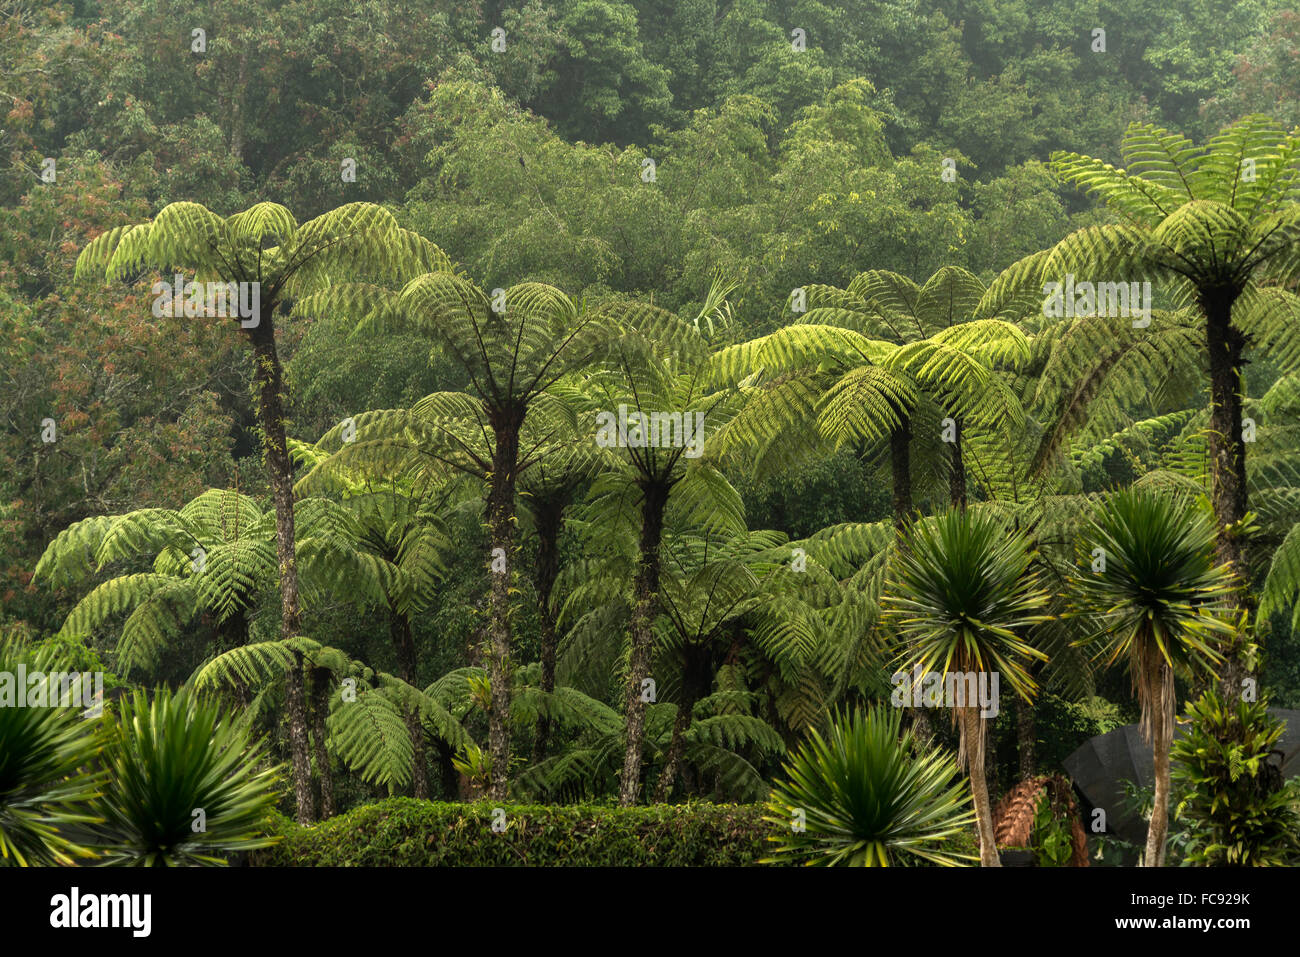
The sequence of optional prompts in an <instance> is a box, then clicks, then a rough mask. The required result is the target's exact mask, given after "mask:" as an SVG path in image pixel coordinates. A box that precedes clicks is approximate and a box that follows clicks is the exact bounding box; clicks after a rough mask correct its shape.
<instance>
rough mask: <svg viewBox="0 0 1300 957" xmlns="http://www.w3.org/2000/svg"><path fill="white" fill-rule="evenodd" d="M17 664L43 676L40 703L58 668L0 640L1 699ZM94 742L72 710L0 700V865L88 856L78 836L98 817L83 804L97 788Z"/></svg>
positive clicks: (45, 655) (44, 654)
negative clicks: (5, 680) (3, 682)
mask: <svg viewBox="0 0 1300 957" xmlns="http://www.w3.org/2000/svg"><path fill="white" fill-rule="evenodd" d="M20 663H21V664H23V665H25V666H26V669H27V672H28V675H29V676H30V675H32V674H34V673H36V672H41V673H43V674H44V675H45V678H44V680H45V682H46V700H47V701H48V700H50V695H51V694H54V693H56V692H58V691H59V685H58V682H57V681H55V680H53V679H52V678H51V677H50V673H51V672H55V671H60V670H62V668H61V666H60V665H59V664H58V662H57V660H56V659H55V658H54V656H53V655H51V654H50V653H49V652H48V651H36V652H32V651H29V650H26V649H23V648H21V647H20V646H18V645H17V644H16V643H14V642H12V641H8V640H6V641H4V642H3V643H0V675H3V676H4V677H6V678H8V679H9V682H10V687H9V689H8V693H9V694H12V693H13V692H14V690H15V689H14V687H13V684H12V683H13V681H14V680H15V678H16V675H17V673H18V665H19V664H20ZM21 690H22V691H23V692H24V693H25V692H27V691H28V690H29V688H28V687H26V686H24V687H23V688H22V689H21ZM102 745H103V741H102V738H101V736H100V734H99V729H98V722H87V721H86V720H85V719H84V718H83V717H82V715H81V711H80V709H79V708H77V707H71V706H70V707H45V708H42V707H15V706H14V702H13V701H8V702H3V703H0V866H4V865H8V866H19V867H29V866H37V867H49V866H54V865H69V864H74V863H75V862H76V860H77V859H78V858H87V857H93V856H94V851H93V850H91V849H90V848H88V847H87V846H85V843H84V839H83V838H82V837H81V836H80V832H82V831H84V829H85V828H86V826H88V825H90V824H93V823H94V822H95V821H97V820H98V818H97V817H96V815H95V814H94V813H93V811H92V810H91V807H90V805H91V801H92V800H93V799H94V798H95V797H96V795H97V794H98V793H99V790H100V788H101V787H102V786H103V784H104V775H103V772H102V771H100V770H97V769H95V767H94V762H95V759H96V756H97V755H98V754H99V751H100V749H101V747H102Z"/></svg>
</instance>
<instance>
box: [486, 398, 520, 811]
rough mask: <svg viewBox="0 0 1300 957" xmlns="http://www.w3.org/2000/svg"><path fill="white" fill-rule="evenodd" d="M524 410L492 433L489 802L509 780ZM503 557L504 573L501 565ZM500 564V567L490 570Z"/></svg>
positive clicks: (501, 414) (506, 416)
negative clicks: (513, 578)
mask: <svg viewBox="0 0 1300 957" xmlns="http://www.w3.org/2000/svg"><path fill="white" fill-rule="evenodd" d="M523 411H524V410H522V409H515V408H513V407H509V408H507V409H504V410H498V411H495V412H494V413H493V414H492V416H491V418H492V430H493V434H494V436H495V440H496V441H495V445H494V448H493V450H492V475H491V480H490V482H489V488H488V501H487V513H488V516H487V517H488V531H489V535H490V536H491V544H492V555H491V558H490V564H489V574H490V575H491V580H492V586H491V589H490V590H489V594H488V597H489V602H488V607H489V628H488V675H489V678H490V680H491V682H492V708H491V711H490V712H489V713H488V749H489V752H490V754H491V756H492V783H491V786H490V787H489V788H488V794H487V796H488V798H489V799H491V800H493V801H504V800H505V799H506V788H507V785H508V781H509V776H510V579H511V576H512V575H513V573H514V569H513V567H512V564H513V562H514V560H515V537H516V536H515V532H516V528H515V484H516V482H517V481H518V478H519V476H518V466H519V429H520V428H521V427H522V425H523V421H524V414H523ZM503 559H504V562H505V565H504V570H500V569H501V565H500V564H499V563H500V562H501V561H502V560H503ZM493 565H496V567H492V566H493Z"/></svg>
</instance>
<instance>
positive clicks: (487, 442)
mask: <svg viewBox="0 0 1300 957" xmlns="http://www.w3.org/2000/svg"><path fill="white" fill-rule="evenodd" d="M299 308H300V309H301V310H302V311H306V312H311V311H324V310H337V311H340V312H342V313H343V314H345V315H348V316H351V317H353V318H354V319H356V320H357V321H358V322H361V323H363V325H364V327H365V328H367V329H383V328H391V327H396V328H404V329H410V330H414V331H417V332H420V333H422V334H424V335H426V336H428V337H429V338H430V339H432V340H433V342H434V343H435V344H436V345H437V347H438V348H439V349H440V350H442V351H443V352H444V353H445V354H446V355H447V356H448V357H450V358H451V359H452V360H454V361H455V362H456V364H457V365H459V366H460V368H461V369H462V370H463V371H464V373H465V375H466V377H467V378H468V379H469V382H470V387H469V388H470V391H469V394H468V395H467V394H464V393H438V394H435V395H432V396H429V397H427V398H426V399H425V400H423V401H422V403H420V405H419V406H417V408H416V409H415V410H413V412H414V413H415V414H416V415H417V416H420V415H422V414H423V415H424V416H425V418H426V421H425V422H424V423H423V424H422V425H421V429H420V431H419V433H417V439H416V442H414V443H411V444H410V445H409V446H408V445H407V444H406V443H405V442H403V441H398V442H397V443H391V442H389V443H387V444H386V445H382V444H381V447H380V450H379V452H380V454H381V455H384V456H386V457H387V458H388V461H390V462H392V461H394V460H396V461H399V462H400V461H403V460H405V461H406V462H407V467H411V466H412V464H413V463H412V459H411V456H412V455H413V456H414V459H415V462H414V467H416V468H421V467H423V468H428V467H429V466H430V465H432V466H434V467H435V468H436V469H438V470H439V471H440V472H441V473H442V474H443V475H444V476H445V475H446V474H447V473H456V472H459V473H461V474H469V475H478V476H482V477H483V478H484V479H485V480H486V483H487V495H486V508H487V525H488V530H489V536H490V547H491V549H492V555H491V556H489V559H488V561H487V562H485V567H486V568H488V569H490V570H491V572H490V574H491V584H490V589H489V596H490V598H489V607H490V623H491V624H490V637H489V660H490V662H491V667H490V669H489V670H490V674H491V679H492V683H493V684H492V712H491V715H490V718H491V730H490V733H489V737H490V741H489V747H490V751H491V755H492V790H491V796H492V798H493V799H494V800H500V799H502V798H504V796H505V792H506V784H507V773H508V770H507V769H508V767H509V763H510V760H509V758H510V737H509V729H508V720H509V712H510V675H511V670H510V667H509V664H508V661H509V655H510V636H511V625H510V599H509V592H510V584H509V583H510V580H511V578H512V576H514V575H515V574H516V572H515V568H514V564H515V558H516V548H517V539H518V527H517V519H516V490H517V486H518V482H519V475H520V472H521V470H522V468H523V467H525V466H526V465H528V464H531V463H532V462H533V461H535V460H536V459H535V456H537V455H538V454H539V452H540V451H541V449H542V448H543V447H544V446H545V445H546V443H547V438H548V435H549V434H552V433H554V431H555V429H554V428H551V427H549V426H548V424H547V422H546V421H545V420H544V419H543V420H542V421H540V422H538V425H537V429H538V431H536V432H534V433H533V434H532V436H529V437H528V438H530V440H531V441H532V442H533V444H532V445H531V446H530V447H528V448H522V447H521V436H523V435H524V425H525V420H526V419H527V418H528V416H529V413H530V411H532V412H533V416H534V419H535V420H536V419H539V418H541V417H542V416H544V415H546V412H547V406H546V402H545V400H541V399H539V397H540V396H542V395H543V393H545V392H546V390H547V389H548V388H550V387H551V386H552V385H554V384H555V383H557V382H558V381H559V380H560V379H561V378H563V377H564V376H565V375H566V374H567V373H568V372H570V371H571V370H572V369H575V368H581V367H582V366H583V365H584V364H585V363H586V362H587V361H588V360H589V359H590V357H591V356H592V355H593V352H594V350H595V349H596V348H597V346H598V344H599V343H600V342H602V341H603V340H604V339H605V338H607V328H606V327H607V323H606V322H605V320H604V318H603V317H602V316H601V314H599V313H598V312H597V311H595V310H588V311H585V312H580V311H579V310H578V308H577V307H575V306H574V304H573V303H572V302H571V301H570V300H569V298H568V297H567V296H565V295H564V294H563V293H562V292H560V291H559V290H558V289H555V288H554V287H552V286H546V285H543V284H540V283H523V284H520V285H517V286H512V287H511V288H509V289H503V290H498V291H497V292H496V293H494V294H493V296H492V297H489V296H488V295H487V294H486V293H484V292H483V291H482V290H481V289H479V288H478V287H477V286H475V285H474V284H473V283H471V282H469V281H468V280H466V279H463V278H461V277H459V276H455V275H452V274H450V273H436V272H431V273H428V274H427V275H424V276H420V277H418V278H416V279H413V280H411V282H409V283H408V284H407V285H406V286H405V287H404V288H403V289H402V291H401V292H400V293H391V292H388V291H386V290H383V289H382V288H380V287H373V286H349V285H346V284H344V285H339V286H336V287H334V288H333V289H332V290H330V291H328V292H327V293H322V294H320V295H318V296H315V297H312V299H311V300H310V301H309V302H307V303H304V304H302V305H301V306H300V307H299ZM549 408H550V409H551V410H552V414H554V411H553V410H554V408H555V402H551V403H550V406H549ZM367 424H369V421H368V422H367ZM379 424H380V425H381V427H382V423H379ZM358 453H361V454H364V447H362V448H360V449H358ZM358 453H353V454H354V455H355V454H358Z"/></svg>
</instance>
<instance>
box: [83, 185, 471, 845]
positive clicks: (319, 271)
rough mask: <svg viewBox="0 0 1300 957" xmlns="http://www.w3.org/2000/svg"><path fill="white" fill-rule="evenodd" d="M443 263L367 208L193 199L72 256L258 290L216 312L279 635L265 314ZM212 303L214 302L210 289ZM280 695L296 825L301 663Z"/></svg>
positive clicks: (115, 269) (285, 455)
mask: <svg viewBox="0 0 1300 957" xmlns="http://www.w3.org/2000/svg"><path fill="white" fill-rule="evenodd" d="M450 266H451V263H450V261H449V260H448V259H447V256H446V255H445V254H444V253H443V252H442V250H440V249H439V248H438V247H437V246H435V245H434V244H433V243H431V242H429V241H428V240H427V239H425V238H423V237H422V236H420V235H418V234H416V233H414V232H411V231H410V230H407V229H403V228H402V227H401V226H399V225H398V223H397V220H396V219H395V218H394V217H393V214H392V213H390V212H389V211H388V210H386V209H384V208H383V207H381V206H375V205H373V204H370V203H349V204H347V205H345V206H340V207H339V208H338V209H335V210H332V211H330V212H328V213H325V214H324V215H322V216H318V217H316V218H315V219H311V220H308V221H307V222H305V223H302V224H301V225H300V224H299V223H298V222H297V220H295V219H294V217H293V214H292V213H290V212H289V210H287V209H285V208H284V207H283V206H280V205H278V204H276V203H258V204H257V205H255V206H252V207H250V208H249V209H246V210H244V211H243V212H241V213H236V214H235V215H234V216H231V217H229V218H224V219H223V218H222V217H220V216H218V215H217V214H216V213H214V212H212V211H211V210H209V209H207V208H206V207H204V206H202V205H200V204H199V203H172V204H171V205H169V206H166V207H164V208H163V209H162V210H160V211H159V213H158V215H157V216H156V217H154V219H153V220H152V221H150V222H147V223H138V224H135V225H130V226H118V227H116V228H115V229H111V230H109V231H108V232H106V233H104V234H102V235H100V236H98V237H96V238H95V239H93V240H91V241H90V243H89V244H87V246H86V248H85V249H83V250H82V251H81V255H80V256H78V258H77V268H76V273H77V275H78V277H80V276H83V275H90V274H92V273H97V274H99V275H101V276H102V275H107V276H108V278H109V279H129V278H134V277H136V276H137V275H139V274H140V272H141V271H142V270H144V269H147V268H157V269H161V270H166V271H171V270H173V269H175V270H182V269H184V270H190V271H192V272H193V273H194V276H193V278H194V280H196V281H197V282H200V283H220V284H222V285H223V286H228V285H229V284H231V283H250V284H254V286H255V288H256V289H257V290H258V296H257V301H258V307H259V308H258V311H257V314H256V315H239V314H238V313H239V309H233V310H232V309H229V308H227V309H226V310H225V311H226V313H227V317H228V318H230V319H232V320H233V321H234V322H235V323H236V324H237V325H238V327H239V329H240V331H241V332H242V334H243V335H244V336H245V338H246V339H247V340H248V344H249V346H250V347H251V348H252V350H253V370H254V375H255V377H256V382H257V418H258V424H259V425H260V426H261V431H262V451H263V457H264V459H265V462H266V468H267V472H268V474H269V476H270V481H271V493H272V496H273V498H274V501H275V516H276V523H275V524H276V529H275V530H276V554H277V557H278V560H279V569H278V572H279V579H280V604H281V637H282V638H284V639H289V638H292V637H293V636H295V635H297V634H298V631H299V628H300V627H301V616H300V613H299V602H298V571H297V564H296V562H297V556H296V553H295V545H294V515H293V463H292V461H291V460H290V458H289V448H288V441H287V437H286V434H285V405H286V396H285V385H284V370H283V368H282V367H281V364H280V357H279V353H278V351H277V346H276V336H275V313H276V311H277V309H279V308H280V307H281V306H282V305H283V304H285V303H286V302H287V301H292V300H293V299H294V298H296V297H299V296H303V295H305V294H307V293H309V292H311V291H312V290H314V289H317V288H319V287H321V286H323V285H327V284H328V283H329V282H331V281H337V280H338V279H340V278H344V277H346V278H352V279H365V280H371V281H382V280H395V281H399V282H400V281H405V280H407V279H410V278H412V277H415V276H418V275H421V274H424V273H428V272H430V271H432V270H445V269H450ZM198 288H202V287H198ZM249 298H250V299H251V294H250V297H249ZM212 302H213V304H214V305H215V303H216V302H217V299H216V296H215V294H214V295H213V297H212ZM175 305H177V303H176V302H175V300H173V306H175ZM194 305H195V306H196V307H197V308H196V309H192V310H189V314H190V315H193V314H194V313H195V312H198V313H199V315H202V316H205V317H207V316H210V315H211V314H212V312H213V311H214V310H212V309H209V308H208V300H207V298H206V297H204V300H203V303H202V304H201V305H200V304H199V303H197V302H196V303H194ZM173 314H175V311H174V310H173ZM288 688H289V698H288V710H289V725H290V740H291V743H292V751H293V778H294V794H295V798H296V801H297V807H298V819H299V821H300V822H302V823H306V822H308V821H310V820H311V819H312V817H313V813H312V796H311V787H310V774H311V772H310V768H309V758H308V753H307V705H306V700H305V696H304V689H303V676H302V670H301V661H298V662H296V663H295V666H294V667H293V668H292V669H291V672H290V674H289V685H288Z"/></svg>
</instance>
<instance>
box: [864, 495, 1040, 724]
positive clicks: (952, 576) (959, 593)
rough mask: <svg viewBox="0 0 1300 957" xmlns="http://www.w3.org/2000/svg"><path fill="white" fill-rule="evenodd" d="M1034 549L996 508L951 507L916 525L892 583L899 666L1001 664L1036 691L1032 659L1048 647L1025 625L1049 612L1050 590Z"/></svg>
mask: <svg viewBox="0 0 1300 957" xmlns="http://www.w3.org/2000/svg"><path fill="white" fill-rule="evenodd" d="M1030 557H1031V556H1030V552H1029V546H1028V542H1027V541H1026V540H1025V539H1024V537H1023V536H1020V535H1016V534H1014V533H1012V532H1009V530H1008V529H1007V527H1006V526H1005V524H1004V523H1003V521H1002V520H1001V519H1000V518H999V517H998V516H997V515H996V514H995V513H993V512H991V511H986V510H982V509H976V508H972V509H968V510H960V509H950V510H949V511H947V512H944V513H943V514H942V515H939V516H937V517H935V518H928V519H922V520H920V521H918V522H917V523H916V524H915V525H913V526H912V528H911V529H909V531H908V536H907V541H906V543H905V545H904V546H903V547H902V548H900V549H898V550H897V552H896V553H895V557H894V563H893V564H892V565H891V567H890V572H889V576H890V577H889V580H888V582H887V583H886V586H885V587H886V598H885V607H886V614H887V621H888V622H889V623H890V624H891V625H892V626H893V627H894V628H895V629H896V630H897V635H898V645H897V648H898V662H897V663H898V666H899V669H900V670H903V671H910V670H911V669H912V668H913V667H914V666H920V668H921V671H922V672H923V673H930V672H934V673H938V674H948V673H950V672H959V673H962V672H964V673H978V672H986V673H987V672H998V673H999V674H1000V675H1001V676H1002V680H1004V681H1006V682H1007V683H1008V684H1009V685H1010V686H1011V688H1012V690H1014V691H1015V692H1016V693H1017V694H1019V695H1020V696H1021V697H1022V698H1025V699H1029V698H1030V697H1031V696H1032V694H1033V692H1034V691H1035V690H1036V689H1037V685H1036V683H1035V681H1034V680H1033V678H1032V677H1031V675H1030V672H1029V671H1028V670H1027V668H1026V663H1027V662H1030V661H1032V660H1033V659H1039V660H1046V659H1047V655H1046V654H1044V653H1043V652H1042V651H1040V650H1039V649H1037V648H1035V647H1033V646H1032V645H1030V644H1029V643H1028V642H1026V641H1025V640H1024V638H1023V637H1021V634H1020V632H1021V631H1023V629H1025V628H1027V627H1028V626H1031V625H1034V624H1036V623H1039V622H1042V621H1045V620H1046V616H1044V615H1043V614H1042V613H1041V610H1042V608H1043V607H1044V606H1045V605H1046V603H1047V598H1048V595H1047V593H1046V592H1045V591H1044V590H1043V588H1042V586H1041V585H1040V584H1039V582H1038V580H1037V578H1036V576H1034V575H1033V574H1032V573H1030V571H1029V563H1030Z"/></svg>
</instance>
